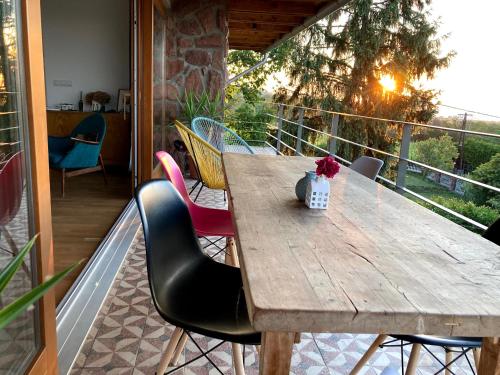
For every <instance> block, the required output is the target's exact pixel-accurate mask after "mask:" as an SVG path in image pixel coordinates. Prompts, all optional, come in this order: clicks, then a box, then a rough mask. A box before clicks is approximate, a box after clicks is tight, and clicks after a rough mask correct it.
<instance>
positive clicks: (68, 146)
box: [49, 113, 107, 197]
mask: <svg viewBox="0 0 500 375" xmlns="http://www.w3.org/2000/svg"><path fill="white" fill-rule="evenodd" d="M105 135H106V120H105V119H104V117H103V116H102V115H100V114H98V113H96V114H93V115H90V116H88V117H86V118H85V119H83V120H82V121H81V122H80V123H79V124H78V125H77V126H76V127H75V128H74V129H73V131H72V132H71V134H70V135H69V136H67V137H53V136H49V164H50V168H52V169H59V170H61V175H62V180H61V191H62V196H63V197H64V184H65V178H66V177H68V178H69V177H74V176H78V175H81V174H85V173H92V172H97V171H102V172H103V175H104V181H105V182H106V183H107V180H106V171H105V169H104V163H103V161H102V156H101V148H102V142H103V140H104V136H105ZM68 170H69V171H68Z"/></svg>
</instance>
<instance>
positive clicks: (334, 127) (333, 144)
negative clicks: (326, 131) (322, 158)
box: [328, 113, 340, 155]
mask: <svg viewBox="0 0 500 375" xmlns="http://www.w3.org/2000/svg"><path fill="white" fill-rule="evenodd" d="M339 120H340V115H339V114H338V113H335V114H334V115H333V116H332V123H331V126H330V134H331V135H332V136H333V137H336V136H337V135H338V134H339ZM333 137H332V138H330V142H329V146H328V151H330V155H335V153H336V152H337V138H333Z"/></svg>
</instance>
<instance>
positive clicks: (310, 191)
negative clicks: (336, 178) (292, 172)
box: [305, 176, 330, 210]
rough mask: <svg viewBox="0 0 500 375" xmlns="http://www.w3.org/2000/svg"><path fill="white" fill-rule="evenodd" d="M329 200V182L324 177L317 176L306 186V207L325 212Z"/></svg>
mask: <svg viewBox="0 0 500 375" xmlns="http://www.w3.org/2000/svg"><path fill="white" fill-rule="evenodd" d="M329 199H330V182H329V181H328V180H327V179H326V178H325V177H324V176H318V177H316V178H315V179H312V180H310V181H309V183H308V184H307V189H306V201H305V203H306V206H307V207H309V208H316V209H320V210H326V209H327V208H328V201H329Z"/></svg>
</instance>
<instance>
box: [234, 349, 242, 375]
mask: <svg viewBox="0 0 500 375" xmlns="http://www.w3.org/2000/svg"><path fill="white" fill-rule="evenodd" d="M232 349H233V366H234V373H235V374H236V375H245V367H244V366H243V356H244V355H245V353H243V351H242V350H241V345H240V344H235V343H232Z"/></svg>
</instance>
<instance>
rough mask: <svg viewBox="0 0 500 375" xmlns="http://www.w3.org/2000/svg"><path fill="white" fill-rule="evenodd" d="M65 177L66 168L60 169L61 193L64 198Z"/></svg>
mask: <svg viewBox="0 0 500 375" xmlns="http://www.w3.org/2000/svg"><path fill="white" fill-rule="evenodd" d="M65 179H66V169H64V168H63V169H61V193H62V197H63V198H64V180H65Z"/></svg>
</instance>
